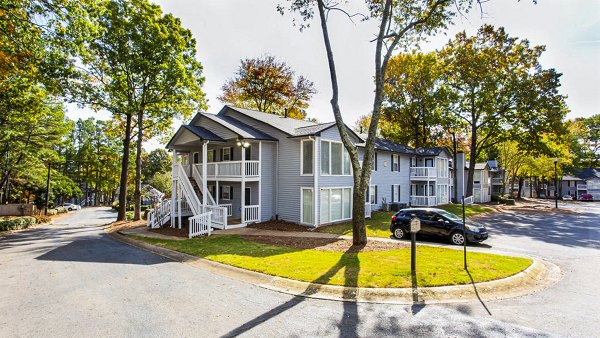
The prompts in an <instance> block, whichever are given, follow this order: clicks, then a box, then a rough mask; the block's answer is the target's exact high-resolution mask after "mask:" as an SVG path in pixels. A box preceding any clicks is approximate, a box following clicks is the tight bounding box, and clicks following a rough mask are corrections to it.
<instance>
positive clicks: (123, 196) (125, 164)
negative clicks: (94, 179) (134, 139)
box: [117, 114, 131, 221]
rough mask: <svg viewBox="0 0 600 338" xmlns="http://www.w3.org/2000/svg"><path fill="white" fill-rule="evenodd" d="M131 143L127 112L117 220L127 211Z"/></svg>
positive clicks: (121, 219)
mask: <svg viewBox="0 0 600 338" xmlns="http://www.w3.org/2000/svg"><path fill="white" fill-rule="evenodd" d="M130 144H131V114H127V123H126V124H125V138H124V139H123V159H122V161H121V179H120V181H119V184H120V188H119V210H118V211H119V212H118V214H117V221H124V220H125V219H126V216H125V212H126V211H127V174H128V170H129V145H130Z"/></svg>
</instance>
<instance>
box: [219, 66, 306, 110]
mask: <svg viewBox="0 0 600 338" xmlns="http://www.w3.org/2000/svg"><path fill="white" fill-rule="evenodd" d="M295 74H296V73H295V72H294V71H293V70H292V69H291V68H290V66H288V65H287V64H286V63H285V62H283V61H277V59H275V57H273V56H265V57H262V58H253V59H244V60H242V64H241V65H240V68H238V70H237V72H236V74H235V76H234V77H233V78H232V79H229V80H228V81H227V82H226V83H225V84H224V85H223V87H221V90H222V91H223V94H222V95H221V96H219V100H220V101H221V102H224V103H228V104H231V105H234V106H238V107H242V108H250V109H256V110H259V111H262V112H267V113H274V114H277V115H281V116H284V115H286V114H287V116H288V117H292V118H296V119H304V118H305V117H306V113H305V112H304V110H305V109H306V108H308V106H309V101H310V99H311V98H312V96H313V95H314V94H315V93H316V92H317V91H316V90H315V88H314V85H313V83H312V81H310V80H308V79H307V78H305V77H304V76H302V75H300V76H298V78H297V79H295V77H296V76H295Z"/></svg>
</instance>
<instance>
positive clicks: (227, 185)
mask: <svg viewBox="0 0 600 338" xmlns="http://www.w3.org/2000/svg"><path fill="white" fill-rule="evenodd" d="M348 131H349V134H350V136H351V138H352V139H353V140H354V142H356V146H357V148H358V150H359V154H360V156H362V153H363V151H362V147H363V146H364V139H363V138H362V137H361V136H359V135H357V134H355V133H354V132H353V131H352V130H350V129H348ZM167 148H168V149H169V150H171V151H172V152H173V168H172V173H173V185H172V189H173V193H172V198H171V199H170V200H167V201H163V202H162V203H161V204H160V205H159V206H157V207H156V208H154V209H153V210H152V211H151V212H150V214H149V218H148V225H149V226H151V227H159V226H162V225H163V224H165V223H166V222H168V221H169V220H170V221H171V225H172V226H178V227H180V226H181V224H182V223H181V222H182V217H188V216H191V217H190V223H189V224H190V227H192V228H195V227H197V228H198V229H200V228H202V229H204V230H199V232H202V231H206V229H205V228H206V224H208V222H209V221H210V227H212V228H219V229H226V228H233V227H243V226H246V225H247V224H249V223H253V222H262V221H267V220H271V219H281V220H286V221H291V222H295V223H299V224H304V225H306V226H311V227H318V226H321V225H324V224H330V223H336V222H342V221H348V220H350V219H351V210H352V189H353V178H352V170H351V167H350V158H349V155H348V153H347V151H346V150H345V148H344V146H343V144H342V142H341V140H340V135H339V132H338V130H337V127H336V125H335V123H334V122H328V123H315V122H311V121H305V120H296V119H292V118H288V117H282V116H278V115H273V114H268V113H263V112H259V111H255V110H249V109H243V108H237V107H232V106H224V107H223V108H222V109H221V110H220V111H219V112H218V113H217V114H208V113H198V114H196V116H195V117H194V118H193V119H192V121H191V122H190V123H189V124H187V125H182V126H181V127H180V128H179V130H178V131H177V132H176V133H175V135H174V136H173V138H172V139H171V140H170V141H169V143H168V145H167ZM375 150H376V152H375V163H374V168H373V173H372V178H371V184H370V187H369V190H368V193H367V199H366V201H365V209H366V212H365V213H366V217H370V214H371V210H378V209H381V208H383V207H384V205H385V204H390V203H398V204H404V205H412V206H436V205H441V204H446V203H448V202H449V193H450V190H451V181H452V180H451V178H450V171H449V158H450V154H449V153H448V151H446V150H445V149H444V148H428V149H412V148H410V147H407V146H404V145H401V144H398V143H395V142H391V141H389V140H384V139H380V138H378V139H376V145H375ZM361 160H362V159H361Z"/></svg>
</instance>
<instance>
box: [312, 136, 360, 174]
mask: <svg viewBox="0 0 600 338" xmlns="http://www.w3.org/2000/svg"><path fill="white" fill-rule="evenodd" d="M323 142H327V143H329V147H328V150H329V154H328V155H327V157H328V158H329V168H328V169H329V170H328V171H327V173H323V170H322V167H321V166H320V167H321V168H320V172H321V176H352V162H351V161H349V163H348V165H349V166H350V168H349V169H350V170H349V174H344V172H345V170H344V169H345V167H344V152H348V150H346V147H344V143H342V142H340V141H333V140H321V151H323V150H322V149H323ZM332 143H338V144H341V145H342V156H341V158H340V161H341V164H340V165H341V167H342V173H341V174H332V173H331V169H332V167H333V161H332V159H333V158H332V157H331V148H332V147H331V144H332ZM348 157H350V154H348Z"/></svg>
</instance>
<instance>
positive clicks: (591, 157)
mask: <svg viewBox="0 0 600 338" xmlns="http://www.w3.org/2000/svg"><path fill="white" fill-rule="evenodd" d="M566 129H567V130H568V133H567V137H568V140H569V142H570V144H571V150H572V151H573V153H574V154H575V155H576V158H575V162H574V165H575V166H576V167H579V168H585V167H588V168H595V167H600V114H596V115H593V116H590V117H587V118H585V117H579V118H576V119H574V120H569V121H566Z"/></svg>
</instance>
